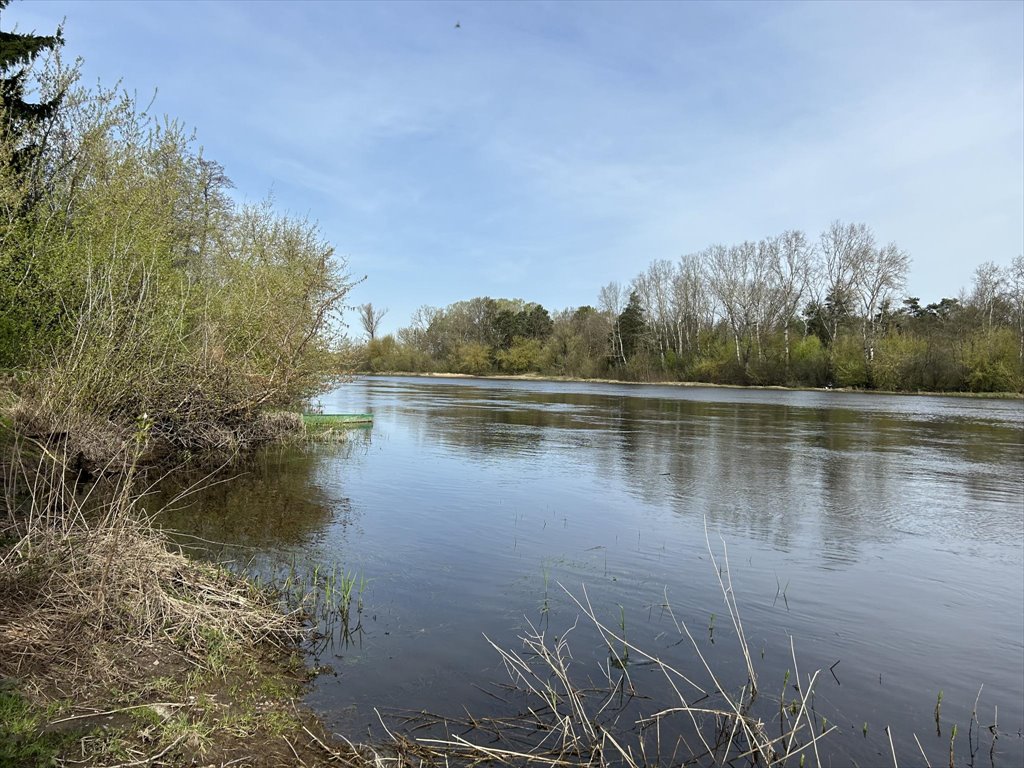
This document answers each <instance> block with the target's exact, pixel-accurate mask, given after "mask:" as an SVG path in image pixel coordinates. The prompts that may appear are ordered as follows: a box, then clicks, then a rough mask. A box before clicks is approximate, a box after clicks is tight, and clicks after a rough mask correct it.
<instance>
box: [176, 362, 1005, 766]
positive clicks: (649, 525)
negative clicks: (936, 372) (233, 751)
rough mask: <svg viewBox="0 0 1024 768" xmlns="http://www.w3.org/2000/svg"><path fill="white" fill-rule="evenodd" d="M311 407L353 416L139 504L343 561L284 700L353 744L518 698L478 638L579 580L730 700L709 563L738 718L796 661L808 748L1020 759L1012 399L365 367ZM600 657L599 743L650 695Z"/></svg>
mask: <svg viewBox="0 0 1024 768" xmlns="http://www.w3.org/2000/svg"><path fill="white" fill-rule="evenodd" d="M321 405H322V407H323V410H324V412H326V413H352V412H360V413H361V412H367V413H372V414H373V416H374V421H373V425H372V428H362V429H353V430H351V432H349V437H348V439H347V440H346V441H345V442H343V443H339V444H326V445H315V446H312V447H309V448H305V449H288V450H282V449H275V450H272V451H268V452H266V453H265V454H263V455H262V456H261V457H260V459H259V460H258V461H256V462H254V463H252V464H251V465H250V466H248V467H247V468H246V469H245V471H244V472H239V473H238V474H239V476H238V477H236V478H235V479H233V480H231V481H230V482H225V483H220V484H217V485H214V486H212V487H210V488H208V489H207V490H205V491H203V492H201V493H199V494H194V495H192V496H190V497H189V498H188V499H187V500H186V501H184V502H180V503H179V504H177V505H176V509H173V510H169V511H168V512H166V513H165V520H166V523H167V524H168V525H169V526H171V527H173V528H177V529H179V530H181V531H182V532H183V533H185V534H187V535H188V536H190V537H191V536H195V537H201V538H202V539H205V540H209V541H218V542H224V543H225V544H226V545H227V546H224V547H211V546H209V545H203V546H204V548H205V554H207V555H212V556H216V557H220V558H222V559H224V558H229V559H231V560H233V561H234V562H235V563H244V564H245V565H246V566H247V567H249V568H250V569H256V570H259V571H261V572H264V573H269V572H277V573H280V572H281V571H280V569H281V568H282V567H283V566H282V564H285V563H287V564H289V565H288V567H289V568H291V567H292V566H291V563H296V566H295V567H296V568H298V569H300V570H301V569H306V570H309V569H311V568H314V567H316V568H317V569H320V572H321V573H322V572H323V570H324V569H331V568H335V567H337V568H344V569H345V570H346V571H347V572H349V573H357V574H359V576H360V578H361V580H363V587H362V592H361V596H362V604H363V610H362V613H361V614H360V615H359V617H358V620H359V621H360V624H361V626H360V629H359V630H358V631H356V632H355V633H353V634H351V635H349V636H348V637H347V638H346V637H342V636H341V633H336V635H337V636H336V637H334V639H333V641H331V642H327V643H326V645H324V646H323V647H321V648H320V649H318V655H317V661H318V662H319V663H321V664H330V665H331V667H333V670H334V673H333V674H325V675H321V676H320V677H319V678H318V679H317V681H316V683H315V684H314V686H313V689H312V691H311V692H310V695H309V703H310V704H311V705H312V706H313V707H314V708H315V709H316V710H317V711H318V712H319V713H321V714H322V715H323V717H324V718H325V720H326V721H327V722H328V724H330V725H331V726H333V727H334V728H336V729H338V730H339V731H340V732H342V733H345V734H346V735H348V736H349V737H350V738H353V739H359V738H363V737H364V736H366V734H367V732H368V731H369V733H370V736H371V737H379V736H380V734H381V731H382V729H381V725H380V723H381V718H383V720H384V722H385V723H387V724H388V726H389V727H390V728H392V729H399V730H401V728H402V726H403V720H402V718H401V717H399V716H398V715H397V714H396V713H397V712H398V711H399V710H412V711H428V712H431V713H436V714H438V715H439V716H446V717H458V716H463V717H464V716H465V714H466V711H469V712H471V713H472V714H473V715H474V716H487V715H498V714H500V715H507V714H509V713H510V711H511V710H513V709H516V708H517V707H521V706H522V705H521V702H519V701H518V699H516V698H515V697H514V696H512V695H511V694H510V693H509V690H508V688H507V687H502V686H501V685H500V684H502V683H508V682H509V676H508V674H507V672H506V670H505V667H504V666H503V664H502V661H501V658H500V657H499V654H498V652H497V651H496V650H495V649H494V648H493V647H492V646H491V645H490V644H489V642H488V639H485V635H486V638H489V640H490V641H493V643H494V644H495V645H497V646H498V647H500V648H505V649H512V650H516V651H520V652H521V651H522V642H521V641H520V640H519V637H520V636H521V635H523V634H524V633H526V632H529V631H530V630H531V627H533V628H534V629H535V630H537V631H538V632H544V633H545V637H546V638H548V639H549V640H550V641H552V642H553V641H554V640H555V638H561V637H565V636H566V632H567V630H569V629H570V628H571V627H572V626H573V624H574V623H575V622H577V620H578V619H579V614H580V610H579V608H578V606H577V605H576V604H575V602H574V601H573V599H572V596H575V597H576V598H577V599H583V596H584V590H585V595H586V597H587V598H588V599H589V601H590V604H591V605H592V606H593V609H594V612H595V614H596V615H597V617H598V618H599V619H600V620H601V621H602V622H604V623H605V624H606V625H607V626H608V627H609V628H611V629H613V630H614V631H615V632H616V633H617V634H619V635H623V634H624V635H625V636H626V639H627V640H628V642H629V643H630V644H632V645H634V646H635V647H636V648H641V649H643V650H645V651H646V652H648V653H650V654H651V655H652V656H657V657H659V658H661V659H662V660H663V661H665V662H666V663H670V664H673V665H676V666H677V668H680V669H683V668H685V670H688V674H691V675H693V676H703V678H707V672H706V670H704V668H703V664H702V663H701V662H700V661H699V656H698V655H697V654H696V653H695V651H694V645H696V646H697V648H698V649H699V651H700V652H701V654H702V655H703V656H704V658H705V660H706V661H707V663H708V665H709V666H710V667H711V668H712V670H713V671H714V672H715V673H716V675H717V676H718V679H719V682H720V683H721V685H722V687H724V688H726V689H729V690H731V691H733V692H734V693H735V692H736V691H739V690H740V688H741V687H742V686H743V685H744V684H746V682H747V679H748V677H749V675H748V673H747V671H746V665H745V662H744V658H743V654H742V652H741V648H740V643H739V640H738V637H737V633H736V631H735V630H734V628H733V623H732V621H731V619H730V614H729V611H728V609H727V605H726V601H725V598H724V597H723V591H722V586H721V585H720V583H719V573H722V574H723V575H724V578H725V580H726V583H728V578H729V577H731V581H732V586H733V594H734V595H735V599H736V606H737V608H738V611H739V615H740V618H741V621H742V627H743V630H744V634H745V637H746V644H747V647H748V649H749V652H750V656H751V658H752V662H753V666H754V667H755V670H756V677H757V679H758V683H759V689H760V690H761V691H764V692H765V693H763V694H761V696H760V702H759V703H758V705H757V707H759V709H757V710H756V711H757V713H758V716H763V717H764V718H765V719H766V721H769V722H770V719H771V717H772V708H773V707H774V708H775V710H776V711H775V717H776V719H777V718H778V712H777V709H778V702H779V699H780V696H782V697H784V698H785V700H786V701H787V702H788V701H790V700H792V699H794V697H795V696H797V695H798V693H797V690H796V687H795V685H794V684H795V683H796V684H797V685H805V684H806V682H807V681H808V676H809V675H810V674H812V673H813V672H814V671H815V670H821V672H820V674H819V675H818V677H817V679H816V681H815V687H814V700H813V705H814V718H815V719H814V721H813V722H814V723H815V727H818V725H819V724H821V725H824V726H825V727H827V726H828V725H834V726H836V730H835V731H833V732H831V733H830V734H829V735H828V736H826V737H825V738H824V739H822V740H821V741H820V742H819V744H818V748H819V753H820V759H821V761H822V764H834V765H846V764H859V765H876V764H879V763H885V764H889V765H891V764H892V762H893V760H892V756H891V752H893V751H895V754H896V757H897V759H898V760H899V762H900V764H901V765H902V764H904V763H907V764H910V763H920V762H922V759H921V751H922V750H923V751H924V753H925V754H926V755H927V756H928V760H929V762H930V763H931V764H932V765H942V764H948V760H949V749H950V737H951V735H952V731H951V728H952V726H953V724H957V726H958V734H957V735H956V737H955V739H954V750H955V753H956V758H957V763H958V764H960V763H964V764H966V763H968V761H969V760H970V759H971V753H972V752H974V757H973V761H974V762H975V763H977V764H979V765H990V764H992V763H994V764H995V765H1020V764H1021V763H1022V762H1024V737H1022V735H1021V732H1022V729H1024V448H1022V439H1024V423H1022V422H1024V405H1022V403H1021V402H1020V401H1000V400H983V399H955V398H942V397H924V396H883V395H867V394H853V393H845V392H796V391H794V392H790V391H768V390H742V389H726V388H697V387H693V388H691V387H685V388H684V387H669V386H639V385H637V386H633V385H615V384H583V383H562V382H557V383H555V382H541V381H536V382H534V381H492V380H478V379H433V378H402V377H373V378H366V379H362V380H357V381H355V382H353V383H350V384H347V385H345V386H343V387H342V388H340V389H339V390H338V391H336V392H333V393H331V394H329V395H327V396H325V397H324V398H322V400H321ZM182 541H183V542H188V543H190V544H191V545H193V546H194V545H195V544H196V543H197V542H196V540H195V539H191V538H183V539H182ZM709 543H710V547H709ZM712 553H713V554H714V557H715V558H716V561H717V564H718V566H719V569H720V570H719V569H716V567H715V565H713V563H712V560H711V557H712ZM726 553H727V555H728V564H729V567H728V569H727V570H726V569H725V568H724V565H725V561H724V557H725V555H726ZM275 569H277V570H276V571H275ZM669 605H670V606H671V608H668V606H669ZM353 623H355V620H354V621H353ZM683 624H685V626H686V628H688V629H689V631H690V633H691V635H692V636H693V642H691V641H690V640H689V639H688V638H687V637H686V634H685V630H684V629H683V628H682V627H683ZM332 631H333V630H332ZM570 637H571V639H567V640H566V642H567V643H568V644H569V647H570V648H571V652H572V654H573V657H574V662H573V669H574V672H575V673H578V674H579V675H580V676H581V681H583V682H586V683H587V684H588V685H589V684H595V681H600V680H601V679H602V678H603V677H607V676H609V675H611V676H612V677H614V675H615V674H616V672H617V670H618V667H616V666H612V665H610V664H609V658H610V657H611V659H612V660H613V661H614V660H615V655H616V651H615V650H614V648H612V649H611V650H610V649H609V647H608V645H609V644H608V643H605V642H603V641H602V640H601V637H600V635H599V634H598V633H597V632H596V631H595V630H594V629H593V627H592V626H591V625H590V623H589V622H588V621H586V620H584V621H582V622H581V623H580V625H579V626H577V628H576V629H575V630H572V634H571V636H570ZM791 643H792V650H791ZM612 645H615V644H614V643H613V644H612ZM793 651H795V654H796V661H797V663H798V664H799V677H797V675H795V674H793V666H794V665H793V655H792V654H793ZM623 666H624V667H625V668H626V671H629V672H631V676H630V683H631V684H632V685H634V686H635V687H636V689H637V690H638V693H639V694H640V695H638V696H636V697H634V698H633V699H632V700H630V701H629V702H626V703H624V704H623V709H622V711H621V713H620V714H619V716H618V721H617V727H619V728H620V729H621V731H622V733H623V736H622V738H626V737H627V735H628V734H629V732H630V724H631V723H632V722H633V721H635V720H636V719H637V718H638V717H641V716H646V715H650V714H651V713H653V712H654V711H657V710H658V709H659V708H662V707H664V706H667V705H669V704H671V703H672V700H671V695H670V693H671V691H668V690H666V686H665V684H664V675H662V674H661V673H660V672H659V671H658V669H657V667H655V666H653V665H651V664H650V663H648V662H646V661H643V657H642V656H639V655H638V654H637V653H636V652H635V651H634V652H633V653H632V654H631V657H630V660H628V661H626V663H625V664H624V665H623ZM602 670H603V671H602ZM797 680H799V681H802V682H800V683H797ZM581 684H582V683H581ZM784 689H788V693H783V691H784ZM940 691H941V700H940ZM979 691H980V695H979ZM644 696H648V697H649V698H644ZM976 701H977V720H978V721H979V722H978V723H977V724H974V725H972V724H971V722H970V721H971V713H972V711H974V710H975V702H976ZM937 704H938V705H939V706H938V710H939V717H938V718H936V709H937ZM375 710H376V711H375ZM378 712H379V714H378ZM822 718H827V723H821V720H822ZM937 719H938V722H936V720H937ZM993 724H995V725H996V728H995V729H994V731H995V733H997V734H998V739H997V740H996V742H995V747H994V749H993V748H992V729H989V726H990V725H993ZM887 726H888V727H889V733H891V735H892V744H891V745H890V741H889V738H888V734H887V733H886V730H885V729H886V727H887ZM672 727H673V725H672V722H670V721H668V720H666V721H665V723H664V724H663V725H662V729H663V733H662V734H661V737H662V738H663V739H666V740H668V739H669V738H670V735H671V734H670V731H671V729H672ZM687 727H688V726H687V725H686V723H685V722H684V723H683V724H680V725H679V726H678V728H679V730H680V733H682V732H684V731H685V730H686V729H687ZM414 735H415V734H414ZM915 737H916V739H915ZM467 738H473V736H472V734H469V735H467ZM483 741H485V742H486V739H483ZM917 742H920V746H918V743H917ZM794 764H795V763H794ZM811 764H813V761H812V763H811Z"/></svg>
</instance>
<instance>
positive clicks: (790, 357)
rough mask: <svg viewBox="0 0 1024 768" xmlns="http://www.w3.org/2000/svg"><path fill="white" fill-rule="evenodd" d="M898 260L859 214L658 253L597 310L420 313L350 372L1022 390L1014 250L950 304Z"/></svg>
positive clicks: (507, 304)
mask: <svg viewBox="0 0 1024 768" xmlns="http://www.w3.org/2000/svg"><path fill="white" fill-rule="evenodd" d="M908 266H909V256H908V255H907V254H906V253H904V252H903V251H902V250H901V249H900V248H899V247H898V246H896V245H895V244H893V243H889V244H886V245H879V244H878V243H876V241H875V236H874V234H873V233H872V232H871V230H870V229H869V228H868V227H867V226H866V225H864V224H843V223H841V222H835V223H833V224H832V225H831V226H830V227H829V228H828V229H826V230H825V231H824V232H823V233H822V234H821V236H820V237H819V238H818V239H817V241H812V240H810V239H809V238H808V237H807V236H806V235H805V234H804V233H802V232H798V231H788V232H785V233H783V234H781V235H779V236H776V237H770V238H766V239H764V240H761V241H759V242H744V243H740V244H738V245H733V246H722V245H716V246H711V247H709V248H707V249H705V250H704V251H702V252H700V253H696V254H691V255H687V256H684V257H683V258H682V259H680V260H679V261H677V262H669V261H656V262H653V263H652V264H651V265H650V266H649V267H648V269H647V270H646V271H644V272H643V273H642V274H640V275H638V276H637V277H636V278H635V279H634V280H633V281H632V282H631V283H630V284H629V285H627V286H622V285H619V284H617V283H610V284H608V285H606V286H605V287H604V288H602V289H601V292H600V295H599V297H598V302H597V306H596V307H591V306H583V307H579V308H570V309H566V310H562V311H557V312H554V313H551V314H549V312H548V311H547V310H546V309H545V308H544V307H542V306H540V305H538V304H534V303H527V302H524V301H521V300H508V299H491V298H488V297H478V298H474V299H470V300H468V301H461V302H457V303H455V304H452V305H450V306H448V307H445V308H435V307H429V306H426V307H422V308H420V309H419V310H417V312H416V313H415V314H414V316H413V318H412V322H411V324H410V325H409V326H408V327H406V328H403V329H401V330H399V331H398V333H397V334H396V335H394V336H391V335H388V336H384V337H380V336H376V337H374V338H373V339H371V340H368V341H367V343H366V344H365V345H364V346H363V347H362V349H361V350H360V352H361V365H362V367H363V369H364V370H367V371H374V372H382V371H389V372H395V371H412V372H424V371H447V372H457V373H470V374H490V373H509V374H516V373H524V372H536V373H540V374H547V375H558V376H571V377H583V378H605V377H606V378H615V379H623V380H632V381H658V380H660V381H665V380H683V381H700V382H708V383H719V384H755V385H789V386H812V387H824V386H836V387H855V388H864V389H885V390H896V391H971V392H990V391H1003V392H1012V391H1016V392H1020V391H1024V257H1022V256H1018V257H1017V258H1015V259H1014V260H1013V262H1012V263H1011V264H1010V265H1009V266H1006V267H1000V266H998V265H996V264H994V263H992V262H987V263H985V264H982V265H981V266H979V267H978V269H977V271H976V273H975V276H974V282H973V285H972V286H970V288H969V289H966V290H961V291H960V293H959V295H958V296H957V297H956V298H944V299H942V300H940V301H938V302H935V303H933V304H928V305H922V304H921V303H920V300H919V299H917V298H915V297H907V296H905V295H904V294H903V293H902V291H903V289H904V286H905V278H906V271H907V268H908Z"/></svg>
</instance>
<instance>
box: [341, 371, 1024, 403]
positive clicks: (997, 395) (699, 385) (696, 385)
mask: <svg viewBox="0 0 1024 768" xmlns="http://www.w3.org/2000/svg"><path fill="white" fill-rule="evenodd" d="M354 375H357V376H409V377H418V378H437V379H482V380H488V381H553V382H563V383H580V384H624V385H629V386H636V387H681V388H693V389H705V388H707V389H750V390H768V391H781V392H834V393H846V394H858V395H906V396H918V395H926V396H929V397H960V398H968V399H971V398H980V399H989V400H1024V392H927V391H914V392H907V391H900V390H886V389H856V388H853V387H784V386H781V385H777V384H772V385H761V384H711V383H708V382H703V381H624V380H622V379H585V378H580V377H576V376H554V375H546V374H539V373H523V374H502V373H494V374H488V375H483V376H478V375H474V374H469V373H445V372H414V371H373V372H367V371H360V372H356V373H355V374H354Z"/></svg>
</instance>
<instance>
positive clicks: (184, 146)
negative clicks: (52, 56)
mask: <svg viewBox="0 0 1024 768" xmlns="http://www.w3.org/2000/svg"><path fill="white" fill-rule="evenodd" d="M68 102H69V103H68V105H67V106H66V107H65V108H64V110H63V111H62V112H61V114H60V115H59V118H58V119H59V122H60V125H61V126H62V130H60V131H57V132H55V138H53V139H52V140H51V142H50V143H49V144H48V145H47V146H46V147H45V151H44V157H43V163H44V166H45V167H46V168H47V169H49V170H48V177H47V179H46V184H45V189H46V193H45V194H44V195H43V196H42V197H41V198H40V199H39V200H38V201H36V203H35V205H34V206H33V207H32V209H31V210H30V211H28V212H24V211H23V209H18V208H10V207H9V208H8V209H7V210H8V214H9V215H8V220H9V221H13V222H14V223H13V224H12V225H11V226H9V227H8V228H7V230H6V231H5V232H0V236H2V237H3V241H2V242H3V249H2V253H3V255H4V257H5V258H3V259H0V274H6V275H7V276H8V277H11V276H13V275H14V274H20V273H24V274H25V275H26V276H27V278H26V279H23V280H19V281H5V283H4V287H3V288H2V289H0V290H2V292H3V294H4V295H3V298H4V300H5V307H4V309H5V310H6V311H4V312H3V313H2V319H0V355H2V356H3V359H2V361H0V365H5V366H8V367H15V368H17V369H19V370H20V371H22V372H23V373H22V375H20V376H19V378H18V385H17V391H18V394H19V395H20V397H21V402H20V405H19V408H18V410H17V413H16V416H17V419H16V423H17V425H18V427H19V428H20V429H21V430H22V431H24V432H28V433H30V434H36V435H44V436H45V435H50V434H57V433H59V434H62V435H66V436H67V437H68V439H69V440H70V442H71V443H72V450H74V451H78V452H80V453H81V454H82V455H83V456H84V457H85V458H86V459H87V460H88V461H90V462H93V463H97V464H101V465H102V464H105V463H106V462H109V461H111V460H114V459H116V458H117V457H118V456H120V455H121V453H123V451H124V450H125V446H126V445H128V444H129V443H128V442H126V441H128V440H129V438H130V436H131V435H133V434H134V431H135V425H136V421H137V419H138V418H139V416H140V414H149V415H150V417H151V419H152V423H153V426H152V429H151V430H150V431H149V432H148V437H150V438H151V441H150V442H151V445H150V446H149V447H150V453H149V455H150V456H151V457H152V458H160V457H162V456H165V455H167V454H169V453H171V454H186V455H187V454H191V453H194V452H196V451H206V450H209V449H218V450H220V449H223V450H229V451H232V450H236V449H238V448H239V447H243V446H245V445H248V444H251V443H253V442H259V441H260V440H263V439H269V438H271V437H276V435H275V434H273V430H269V431H268V429H267V426H266V422H264V420H263V419H262V416H261V414H262V413H263V412H264V411H266V410H268V409H283V408H294V407H296V406H298V405H299V404H300V403H301V402H302V401H303V400H304V399H306V398H309V397H310V396H312V395H314V394H316V393H318V392H320V391H322V390H323V389H325V388H326V387H328V386H329V385H330V384H331V383H332V382H333V381H334V380H335V379H336V378H337V376H338V375H339V374H340V371H339V370H338V369H337V365H336V357H335V353H336V351H337V349H338V342H339V338H340V337H339V336H338V333H337V328H338V327H339V326H338V324H337V323H336V320H337V312H338V310H339V309H340V307H341V304H342V302H343V301H344V298H345V296H346V294H347V292H348V290H349V288H350V287H351V285H352V283H351V281H349V279H348V278H347V275H346V274H345V272H344V266H345V265H344V262H343V261H341V260H339V259H337V258H336V257H335V256H334V255H333V251H332V249H331V247H330V246H329V245H328V244H327V243H325V242H324V241H323V239H322V237H321V235H320V233H319V231H318V229H317V228H316V226H315V225H313V224H311V223H310V222H307V221H304V220H301V219H293V218H288V217H282V216H279V215H277V214H275V213H274V211H273V210H272V208H271V206H270V204H269V203H264V204H260V205H255V206H238V205H235V204H234V203H232V202H231V200H230V199H229V198H228V197H227V194H226V189H227V187H228V186H230V182H229V181H228V180H227V178H226V177H225V176H224V174H223V171H222V169H220V166H219V165H217V164H216V163H211V162H210V161H209V160H207V159H205V158H204V157H203V156H202V154H201V153H200V152H198V151H197V150H196V149H195V148H194V144H193V141H192V139H191V137H190V135H189V134H188V133H186V132H185V131H184V130H183V128H182V127H181V126H180V125H178V124H176V123H174V122H166V121H165V122H162V123H159V122H156V121H154V120H152V119H151V118H149V117H148V116H146V115H145V114H143V113H141V112H140V111H139V110H138V109H137V107H136V105H135V103H134V102H133V101H132V100H131V99H129V98H128V97H126V96H118V95H116V94H114V93H109V92H90V91H84V90H77V91H73V92H72V93H71V94H70V95H69V99H68ZM0 159H2V158H0ZM21 189H22V187H21V181H20V177H19V174H18V173H17V172H16V169H15V167H14V165H13V164H12V163H10V162H8V163H0V203H2V202H3V201H4V200H17V199H18V198H19V195H20V194H21ZM15 214H17V215H15ZM10 254H15V257H11V256H10Z"/></svg>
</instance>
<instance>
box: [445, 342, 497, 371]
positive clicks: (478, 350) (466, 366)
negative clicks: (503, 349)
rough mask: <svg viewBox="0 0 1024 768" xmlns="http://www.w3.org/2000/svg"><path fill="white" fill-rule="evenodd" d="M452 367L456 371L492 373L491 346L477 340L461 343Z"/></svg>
mask: <svg viewBox="0 0 1024 768" xmlns="http://www.w3.org/2000/svg"><path fill="white" fill-rule="evenodd" d="M452 367H453V368H454V369H455V372H456V373H469V374H473V375H475V376H482V375H484V374H487V373H490V372H491V370H492V368H491V348H490V347H489V346H487V345H486V344H481V343H480V342H475V341H471V342H467V343H466V344H460V345H459V346H458V347H457V348H456V350H455V354H454V356H453V359H452Z"/></svg>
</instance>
